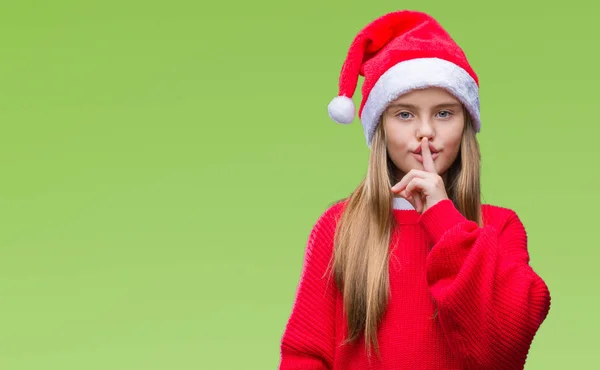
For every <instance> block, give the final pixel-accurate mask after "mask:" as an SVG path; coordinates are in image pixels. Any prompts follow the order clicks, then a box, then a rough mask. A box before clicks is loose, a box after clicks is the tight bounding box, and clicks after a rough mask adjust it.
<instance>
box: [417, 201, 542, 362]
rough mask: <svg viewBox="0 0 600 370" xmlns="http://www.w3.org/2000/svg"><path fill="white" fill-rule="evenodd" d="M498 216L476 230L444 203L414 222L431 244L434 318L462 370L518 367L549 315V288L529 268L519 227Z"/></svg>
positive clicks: (509, 214)
mask: <svg viewBox="0 0 600 370" xmlns="http://www.w3.org/2000/svg"><path fill="white" fill-rule="evenodd" d="M502 211H504V212H505V213H506V216H505V218H506V221H505V222H504V223H501V224H494V225H490V224H488V225H484V226H483V227H479V226H478V225H477V223H475V222H473V221H470V220H468V219H466V218H465V217H464V216H463V215H462V214H461V213H460V212H459V211H458V210H457V209H456V208H455V206H454V204H453V203H452V201H451V200H443V201H441V202H439V203H437V204H436V205H434V206H433V207H431V208H429V209H428V210H427V211H425V212H424V213H423V214H422V215H421V218H420V223H421V225H422V226H423V227H424V229H425V230H426V232H427V233H428V235H429V236H430V238H431V240H432V241H433V247H432V249H431V251H430V252H429V254H428V256H427V280H428V283H429V287H430V291H431V294H432V296H433V298H434V301H435V302H436V303H437V309H438V313H437V319H438V320H439V324H440V326H441V328H442V330H443V332H444V334H445V337H446V339H447V341H448V345H449V346H450V347H451V348H452V349H453V351H454V353H455V354H456V355H457V357H458V358H459V359H460V360H461V361H462V362H463V366H464V368H466V369H503V370H509V369H523V367H524V366H525V361H526V358H527V353H528V351H529V348H530V346H531V343H532V341H533V338H534V336H535V333H536V332H537V330H538V329H539V327H540V325H541V324H542V322H543V321H544V320H545V318H546V316H547V314H548V311H549V309H550V293H549V291H548V287H547V286H546V284H545V282H544V281H543V280H542V279H541V278H540V277H539V276H538V275H537V274H536V273H535V272H534V271H533V269H532V268H531V267H530V265H529V254H528V251H527V235H526V232H525V228H524V226H523V224H522V223H521V221H520V220H519V218H518V216H517V214H516V213H515V212H513V211H511V210H509V209H502Z"/></svg>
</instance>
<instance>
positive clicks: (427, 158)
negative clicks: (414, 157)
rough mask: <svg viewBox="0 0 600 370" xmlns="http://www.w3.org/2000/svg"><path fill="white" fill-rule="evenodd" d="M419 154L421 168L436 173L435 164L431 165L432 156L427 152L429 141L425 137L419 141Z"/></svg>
mask: <svg viewBox="0 0 600 370" xmlns="http://www.w3.org/2000/svg"><path fill="white" fill-rule="evenodd" d="M421 153H422V154H423V167H424V168H425V171H427V172H432V173H437V172H436V170H435V164H434V163H433V156H432V155H431V151H430V150H429V140H428V139H427V138H425V137H424V138H423V140H421Z"/></svg>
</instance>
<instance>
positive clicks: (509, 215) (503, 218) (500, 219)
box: [481, 203, 523, 231]
mask: <svg viewBox="0 0 600 370" xmlns="http://www.w3.org/2000/svg"><path fill="white" fill-rule="evenodd" d="M481 213H482V216H483V222H484V224H485V225H492V226H494V227H496V228H497V229H498V230H499V231H502V230H503V229H504V228H505V227H506V226H508V225H511V224H512V225H515V224H516V225H518V226H519V227H520V228H523V224H522V222H521V219H520V218H519V215H518V214H517V212H516V211H515V210H513V209H512V208H508V207H503V206H499V205H494V204H488V203H484V204H482V205H481Z"/></svg>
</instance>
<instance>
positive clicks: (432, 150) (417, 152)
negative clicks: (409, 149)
mask: <svg viewBox="0 0 600 370" xmlns="http://www.w3.org/2000/svg"><path fill="white" fill-rule="evenodd" d="M422 150H423V147H422V146H421V145H419V146H418V147H417V148H416V149H415V150H413V153H416V154H421V151H422ZM429 151H430V152H431V154H433V153H437V152H439V150H437V149H436V148H435V147H434V146H433V145H431V144H429Z"/></svg>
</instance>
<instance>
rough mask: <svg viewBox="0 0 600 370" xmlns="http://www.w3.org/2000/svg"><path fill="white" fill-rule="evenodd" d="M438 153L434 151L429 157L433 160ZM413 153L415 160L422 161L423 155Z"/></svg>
mask: <svg viewBox="0 0 600 370" xmlns="http://www.w3.org/2000/svg"><path fill="white" fill-rule="evenodd" d="M439 154H440V153H438V152H435V153H431V157H432V158H433V160H434V161H435V159H436V158H437V157H438V156H439ZM413 155H414V156H415V157H416V158H417V160H418V161H419V162H421V163H423V156H422V155H421V154H419V153H413Z"/></svg>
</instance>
